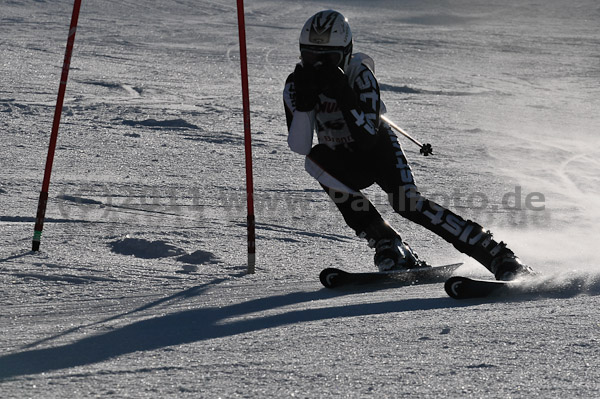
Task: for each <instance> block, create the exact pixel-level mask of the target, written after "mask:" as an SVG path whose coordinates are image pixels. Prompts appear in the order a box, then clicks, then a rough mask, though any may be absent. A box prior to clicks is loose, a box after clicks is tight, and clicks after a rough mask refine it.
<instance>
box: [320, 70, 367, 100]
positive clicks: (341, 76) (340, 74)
mask: <svg viewBox="0 0 600 399" xmlns="http://www.w3.org/2000/svg"><path fill="white" fill-rule="evenodd" d="M317 82H318V85H319V89H320V91H322V92H323V93H324V94H325V95H326V96H327V97H330V98H334V99H335V100H336V101H337V102H338V104H339V105H340V107H342V109H350V108H354V107H356V105H357V96H356V93H355V92H354V90H352V88H351V87H350V84H349V83H348V76H346V74H345V73H344V71H343V70H342V69H341V68H340V67H337V66H323V67H321V68H318V69H317Z"/></svg>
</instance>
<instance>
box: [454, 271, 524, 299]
mask: <svg viewBox="0 0 600 399" xmlns="http://www.w3.org/2000/svg"><path fill="white" fill-rule="evenodd" d="M517 287H519V283H518V282H511V281H497V280H484V279H476V278H470V277H464V276H453V277H450V278H449V279H448V280H447V281H446V283H445V284H444V289H445V290H446V293H447V294H448V295H450V296H451V297H452V298H454V299H469V298H485V297H489V296H498V295H506V294H508V293H509V292H510V291H511V290H513V291H514V290H515V289H516V288H517Z"/></svg>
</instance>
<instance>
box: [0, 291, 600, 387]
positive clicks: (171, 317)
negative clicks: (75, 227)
mask: <svg viewBox="0 0 600 399" xmlns="http://www.w3.org/2000/svg"><path fill="white" fill-rule="evenodd" d="M221 281H224V280H223V279H218V280H215V281H213V282H211V283H208V284H206V285H203V286H199V287H194V288H191V289H187V290H184V291H181V292H179V293H177V294H175V295H172V296H169V297H165V298H162V299H160V300H158V301H154V302H151V303H148V304H146V305H144V306H142V307H140V308H138V309H135V310H132V311H130V312H127V313H124V314H119V315H115V316H112V317H110V318H108V319H106V320H102V321H99V322H96V323H93V324H90V325H88V326H78V327H76V328H73V329H70V330H67V331H64V332H62V333H60V334H58V335H55V336H52V337H48V338H45V339H42V340H39V341H36V342H34V343H31V344H29V345H27V346H26V347H25V348H24V349H25V350H22V351H20V352H17V353H11V354H8V355H4V356H2V357H0V380H1V379H8V378H12V377H17V376H22V375H28V374H39V373H43V372H49V371H53V370H59V369H66V368H70V367H76V366H84V365H88V364H93V363H98V362H102V361H105V360H108V359H111V358H115V357H118V356H122V355H125V354H129V353H133V352H138V351H151V350H155V349H160V348H164V347H168V346H172V345H181V344H187V343H193V342H198V341H204V340H209V339H214V338H223V337H229V336H233V335H237V334H244V333H248V332H255V331H261V330H265V329H270V328H276V327H280V326H285V325H291V324H297V323H304V322H311V321H319V320H327V319H338V318H346V317H356V316H368V315H377V314H385V313H399V312H410V311H417V310H435V309H446V308H457V307H470V306H477V305H480V304H481V303H482V301H481V300H465V301H460V302H458V301H455V300H453V299H450V298H423V299H403V300H397V301H387V302H378V303H361V304H351V305H337V306H330V307H323V308H314V309H312V308H311V309H300V310H289V311H285V312H283V313H280V314H276V315H267V316H256V317H254V316H252V315H251V314H253V313H256V312H262V311H268V310H272V309H276V308H279V307H284V306H289V305H294V304H300V303H305V302H310V301H315V300H322V299H329V298H334V297H340V296H343V295H348V294H351V293H352V292H353V291H349V290H343V291H340V290H327V289H321V290H318V291H313V292H293V293H289V294H283V295H276V296H270V297H264V298H259V299H254V300H250V301H247V302H242V303H237V304H233V305H230V306H226V307H213V308H203V309H193V310H185V311H181V312H177V313H172V314H168V315H164V316H157V317H153V318H150V319H146V320H142V321H136V322H134V323H132V324H129V325H127V326H124V327H119V328H116V329H115V330H111V331H109V332H105V333H100V334H97V335H94V336H91V337H86V338H83V339H80V340H78V341H76V342H72V343H69V344H66V345H61V346H57V347H52V348H45V349H30V348H32V347H35V346H37V345H39V344H41V343H44V342H48V341H51V340H53V339H55V338H58V337H61V336H65V335H67V334H69V333H71V332H74V331H76V330H78V329H80V328H82V327H89V326H92V325H98V324H102V323H105V322H107V321H110V320H115V319H118V318H120V317H122V316H125V315H128V314H132V313H136V312H140V311H143V310H146V309H149V308H152V307H154V306H157V305H159V304H161V303H165V302H168V301H170V300H177V299H181V298H186V297H195V296H199V295H201V294H202V293H203V292H204V291H205V290H206V289H208V288H210V287H211V286H212V287H214V285H215V284H218V283H219V282H221ZM588 288H589V287H588ZM595 288H596V290H592V291H593V292H592V291H590V290H587V293H588V294H591V295H594V294H598V293H600V287H598V286H595ZM577 291H578V292H577ZM361 292H364V291H362V290H361ZM578 293H581V291H580V290H575V292H571V293H570V294H569V293H566V292H564V291H563V292H561V293H559V294H558V295H555V297H556V296H558V297H565V296H575V295H577V294H578ZM551 296H553V295H550V297H551ZM544 297H548V296H547V295H542V296H539V295H537V296H535V295H533V296H532V295H524V296H517V297H514V298H511V299H506V300H507V301H508V302H520V301H530V300H536V299H543V298H544ZM483 302H488V300H483ZM235 317H238V318H241V319H237V320H233V321H227V319H230V318H235ZM244 317H245V318H244Z"/></svg>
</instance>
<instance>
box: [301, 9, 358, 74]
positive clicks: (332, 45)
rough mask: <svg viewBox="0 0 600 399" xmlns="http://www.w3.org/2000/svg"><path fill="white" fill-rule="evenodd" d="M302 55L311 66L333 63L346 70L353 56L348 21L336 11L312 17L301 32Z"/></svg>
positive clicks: (327, 11)
mask: <svg viewBox="0 0 600 399" xmlns="http://www.w3.org/2000/svg"><path fill="white" fill-rule="evenodd" d="M300 55H301V58H302V61H303V62H307V63H309V64H316V63H319V62H321V63H327V62H331V63H334V64H335V65H337V66H339V67H340V68H342V69H345V68H346V66H347V65H348V63H349V62H350V57H351V56H352V31H351V30H350V25H349V24H348V20H347V19H346V18H344V16H343V15H342V14H340V13H339V12H337V11H334V10H325V11H320V12H318V13H316V14H315V15H313V16H312V17H310V18H309V19H308V21H306V23H305V24H304V27H303V28H302V32H300Z"/></svg>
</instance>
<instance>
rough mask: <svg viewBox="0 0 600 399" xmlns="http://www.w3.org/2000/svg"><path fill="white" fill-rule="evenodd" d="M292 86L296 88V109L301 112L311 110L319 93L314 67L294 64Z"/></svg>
mask: <svg viewBox="0 0 600 399" xmlns="http://www.w3.org/2000/svg"><path fill="white" fill-rule="evenodd" d="M294 88H295V89H296V109H297V110H298V111H301V112H308V111H312V110H313V109H314V108H315V105H317V100H318V95H319V92H318V86H317V81H316V76H315V68H314V67H313V66H312V65H306V66H302V65H301V64H298V65H296V69H295V70H294Z"/></svg>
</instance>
